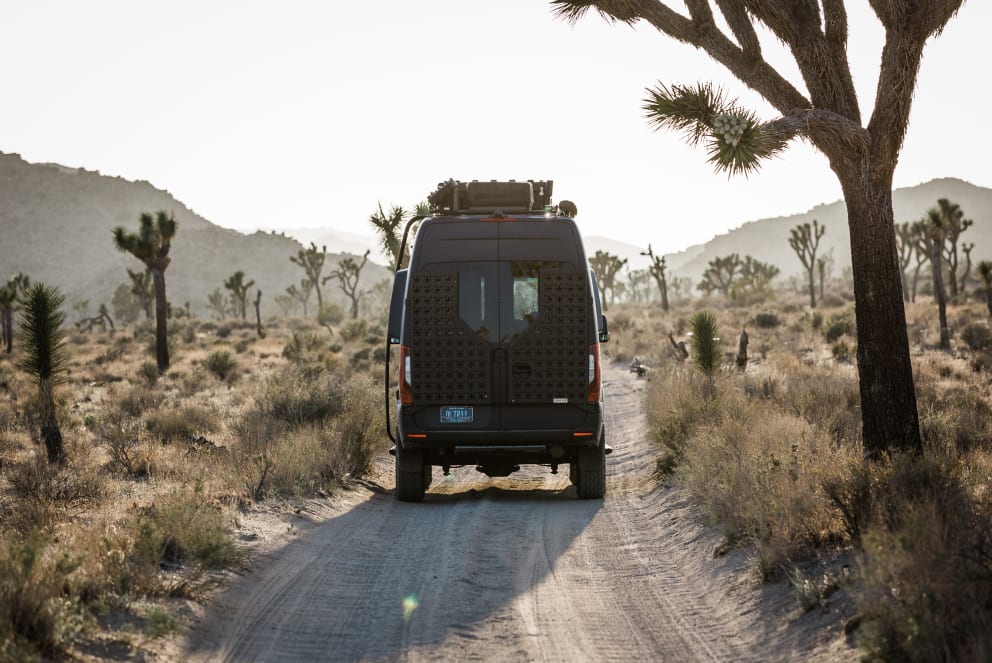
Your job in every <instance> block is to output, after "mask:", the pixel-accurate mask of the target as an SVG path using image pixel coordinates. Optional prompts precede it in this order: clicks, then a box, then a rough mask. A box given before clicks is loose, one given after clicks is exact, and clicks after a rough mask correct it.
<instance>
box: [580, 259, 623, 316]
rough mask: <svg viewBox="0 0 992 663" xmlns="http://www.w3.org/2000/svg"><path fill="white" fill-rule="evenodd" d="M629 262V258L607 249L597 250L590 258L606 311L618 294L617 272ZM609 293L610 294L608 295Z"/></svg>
mask: <svg viewBox="0 0 992 663" xmlns="http://www.w3.org/2000/svg"><path fill="white" fill-rule="evenodd" d="M626 264H627V259H626V258H624V259H622V260H621V259H620V256H615V255H613V254H612V253H607V252H606V251H596V255H594V256H593V257H591V258H589V265H590V267H592V271H593V273H594V274H595V275H596V280H597V281H598V282H599V288H600V290H602V292H603V310H604V311H605V310H606V309H607V307H608V305H609V303H611V302H612V301H613V298H614V297H615V296H616V286H617V274H619V273H620V270H621V269H623V266H624V265H626ZM607 295H608V296H607Z"/></svg>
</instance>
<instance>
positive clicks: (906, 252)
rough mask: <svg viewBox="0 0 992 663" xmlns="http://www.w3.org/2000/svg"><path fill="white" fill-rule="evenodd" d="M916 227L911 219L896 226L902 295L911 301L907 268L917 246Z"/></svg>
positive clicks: (904, 298) (906, 300)
mask: <svg viewBox="0 0 992 663" xmlns="http://www.w3.org/2000/svg"><path fill="white" fill-rule="evenodd" d="M914 228H915V226H914V225H913V224H911V223H910V222H909V221H906V222H904V223H900V224H899V225H897V226H896V251H897V254H896V255H897V256H898V257H899V275H900V276H901V277H902V297H903V301H905V302H908V301H909V277H908V276H907V275H906V270H907V269H908V268H909V262H910V261H911V260H912V259H913V251H914V249H915V248H916V237H915V232H914Z"/></svg>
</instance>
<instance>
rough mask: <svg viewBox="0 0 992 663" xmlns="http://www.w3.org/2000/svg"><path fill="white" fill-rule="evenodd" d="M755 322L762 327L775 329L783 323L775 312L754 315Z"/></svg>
mask: <svg viewBox="0 0 992 663" xmlns="http://www.w3.org/2000/svg"><path fill="white" fill-rule="evenodd" d="M754 324H755V326H756V327H758V328H760V329H774V328H775V327H778V326H779V325H780V324H782V323H781V321H780V320H779V319H778V316H777V315H775V314H774V313H759V314H757V315H756V316H754Z"/></svg>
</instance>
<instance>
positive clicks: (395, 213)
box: [369, 203, 407, 266]
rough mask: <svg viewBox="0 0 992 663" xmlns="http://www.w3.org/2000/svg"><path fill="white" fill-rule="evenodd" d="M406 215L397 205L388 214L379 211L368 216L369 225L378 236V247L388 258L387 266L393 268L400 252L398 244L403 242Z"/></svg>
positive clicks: (381, 210) (380, 207)
mask: <svg viewBox="0 0 992 663" xmlns="http://www.w3.org/2000/svg"><path fill="white" fill-rule="evenodd" d="M406 219H407V214H406V212H405V211H404V210H403V208H402V207H400V206H399V205H393V206H392V208H390V210H389V214H386V212H384V211H383V209H382V203H379V209H378V211H376V212H373V213H372V214H371V215H370V216H369V223H370V224H372V227H373V228H374V229H375V233H376V235H378V236H379V246H380V247H381V248H382V251H383V253H385V254H386V256H387V257H388V258H389V264H390V265H393V266H395V265H396V258H397V257H398V256H399V252H400V242H402V241H403V225H404V224H405V223H406Z"/></svg>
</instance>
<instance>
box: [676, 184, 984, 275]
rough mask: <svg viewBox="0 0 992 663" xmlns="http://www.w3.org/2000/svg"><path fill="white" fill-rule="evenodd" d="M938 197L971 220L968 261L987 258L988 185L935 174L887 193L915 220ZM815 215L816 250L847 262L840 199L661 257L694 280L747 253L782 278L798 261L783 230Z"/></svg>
mask: <svg viewBox="0 0 992 663" xmlns="http://www.w3.org/2000/svg"><path fill="white" fill-rule="evenodd" d="M938 198H948V199H950V200H951V201H953V202H955V203H957V204H958V205H960V206H961V209H962V210H963V211H964V214H965V218H969V219H972V220H973V221H974V222H975V223H974V225H973V226H971V228H969V229H968V230H967V231H965V232H964V233H963V234H962V235H961V242H974V244H975V250H974V251H973V252H972V259H973V261H974V262H976V263H977V262H978V261H979V260H989V259H992V189H986V188H983V187H979V186H975V185H973V184H969V183H968V182H964V181H961V180H958V179H953V178H944V179H937V180H933V181H930V182H926V183H924V184H919V185H917V186H914V187H908V188H904V189H896V190H895V191H893V192H892V208H893V212H894V215H895V221H896V223H902V222H904V221H915V220H917V219H920V218H922V217H923V216H924V215H925V214H926V211H927V210H928V209H929V208H931V207H934V206H935V205H936V204H937V199H938ZM814 219H816V220H817V221H818V222H819V223H820V225H822V226H825V227H826V229H827V231H826V233H825V234H824V236H823V239H822V240H821V241H820V248H819V250H818V252H817V253H818V255H821V256H822V255H826V253H827V252H829V251H830V250H831V249H832V250H833V259H834V268H833V273H834V275H835V276H839V275H840V273H841V270H843V269H844V268H845V267H848V266H850V264H851V246H850V234H849V232H848V228H847V208H846V207H845V205H844V202H843V201H837V202H833V203H829V204H824V205H817V206H816V207H814V208H813V209H811V210H809V211H807V212H803V213H802V214H794V215H792V216H784V217H776V218H771V219H761V220H758V221H751V222H748V223H745V224H744V225H742V226H740V227H739V228H735V229H734V230H731V231H729V232H727V233H725V234H723V235H718V236H716V237H714V238H713V239H711V240H710V241H708V242H706V243H705V244H703V245H701V246H694V247H691V248H689V249H687V250H685V251H682V252H679V253H675V254H671V255H669V256H667V258H668V264H669V266H670V268H671V272H672V274H674V275H677V276H683V277H685V276H687V277H689V278H691V279H692V280H693V282H696V281H698V280H699V279H700V277H701V276H702V274H703V272H704V271H705V270H706V266H707V264H708V263H709V261H710V260H712V259H713V258H715V257H718V256H725V255H728V254H730V253H739V254H741V255H742V256H743V255H752V256H754V257H755V258H756V259H758V260H761V261H762V262H768V263H771V264H773V265H775V266H777V267H778V268H779V269H780V270H781V275H782V276H783V277H785V278H787V277H789V276H792V275H798V274H800V273H801V272H802V269H803V267H802V264H801V263H800V262H799V259H798V258H797V257H796V254H795V252H793V250H792V249H791V248H790V247H789V230H790V229H791V228H794V227H795V226H797V225H799V224H801V223H807V222H809V223H812V222H813V220H814Z"/></svg>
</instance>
